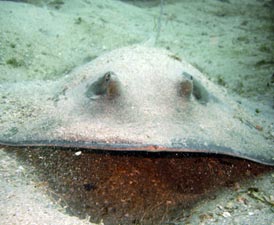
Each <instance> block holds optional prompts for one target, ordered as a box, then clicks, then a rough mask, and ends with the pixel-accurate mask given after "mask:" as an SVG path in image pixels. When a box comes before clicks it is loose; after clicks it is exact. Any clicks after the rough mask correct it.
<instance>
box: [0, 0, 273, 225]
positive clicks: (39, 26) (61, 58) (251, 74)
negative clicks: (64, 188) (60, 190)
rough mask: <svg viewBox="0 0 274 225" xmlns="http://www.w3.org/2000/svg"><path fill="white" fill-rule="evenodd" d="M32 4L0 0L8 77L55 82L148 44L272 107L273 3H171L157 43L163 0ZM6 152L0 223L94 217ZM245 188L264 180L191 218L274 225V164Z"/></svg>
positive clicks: (0, 38) (1, 55)
mask: <svg viewBox="0 0 274 225" xmlns="http://www.w3.org/2000/svg"><path fill="white" fill-rule="evenodd" d="M28 2H29V3H21V2H12V1H0V82H1V83H5V82H21V81H25V80H35V79H45V80H48V79H57V78H58V77H60V76H63V75H64V74H66V73H68V72H69V71H71V70H72V69H73V68H75V67H77V66H80V65H82V64H84V63H86V62H88V61H90V60H92V59H93V58H95V57H97V56H99V55H100V54H102V53H104V52H107V51H110V50H112V49H115V48H118V47H122V46H128V45H132V44H142V45H148V46H156V47H161V48H167V49H169V50H170V51H171V52H173V53H174V54H176V55H178V56H180V57H181V58H183V59H185V60H187V61H188V62H190V63H191V64H192V65H194V66H195V67H197V68H198V69H199V70H200V71H202V72H203V73H204V74H205V75H206V76H207V77H208V78H209V79H211V80H212V81H213V82H215V83H216V84H218V85H220V86H224V87H225V88H227V90H228V92H229V93H230V94H231V95H235V96H236V95H240V96H242V97H244V98H247V99H248V100H250V101H253V102H259V103H260V104H263V105H265V106H267V107H269V108H272V109H273V107H274V102H273V96H274V37H273V35H274V13H273V11H274V2H273V1H271V0H241V1H237V0H227V1H218V0H197V1H190V0H186V1H182V0H181V1H180V0H177V1H176V0H165V1H164V7H163V16H162V20H161V32H160V35H159V38H158V39H157V41H156V40H155V37H156V34H157V21H158V16H159V12H160V6H159V2H160V1H153V0H152V1H149V0H147V1H145V0H143V1H138V0H132V1H129V0H128V1H126V0H125V1H118V0H117V1H115V0H112V1H111V0H82V1H81V0H80V1H77V0H66V1H57V0H56V1H54V0H52V1H51V0H48V1H42V0H40V1H39V0H37V1H35V0H30V1H28ZM259 110H260V109H259ZM273 115H274V114H273ZM273 122H274V119H273ZM273 133H274V132H273ZM4 150H5V148H2V151H1V152H0V161H1V165H0V175H1V180H0V186H1V188H0V196H1V197H0V220H1V221H2V222H1V224H89V219H90V218H87V219H85V220H82V219H79V218H77V217H72V216H70V215H68V214H66V213H64V212H65V210H64V209H63V208H62V206H60V205H58V202H53V201H51V199H50V198H48V195H46V192H45V190H44V189H45V188H41V187H38V186H37V183H39V181H37V179H38V178H37V176H36V174H35V173H33V170H31V172H28V166H27V164H26V165H25V164H24V163H23V162H21V161H20V162H19V161H18V160H17V157H16V155H15V154H11V153H8V152H7V151H4ZM22 151H23V150H22ZM240 186H241V187H242V188H241V190H242V189H248V188H249V187H254V186H256V187H259V194H262V193H263V195H262V196H263V197H260V196H261V195H260V196H259V197H258V196H257V198H251V197H250V195H247V196H245V199H247V201H249V203H250V204H249V206H246V205H245V206H244V207H239V206H237V207H239V208H237V210H236V209H234V210H232V209H233V207H234V206H233V203H231V204H232V205H230V206H228V207H226V208H225V206H226V204H225V203H227V202H230V201H232V202H233V200H231V199H234V200H235V199H236V197H235V196H238V195H239V192H238V193H237V192H236V191H235V192H231V191H229V190H224V191H223V192H220V193H219V195H217V197H216V198H215V199H214V200H211V201H208V200H207V201H205V202H204V201H201V202H200V204H198V205H196V206H195V208H193V209H192V211H193V213H192V216H191V217H189V218H188V221H187V223H188V224H199V223H200V224H274V223H273V221H274V213H273V198H274V197H273V196H274V188H273V186H274V178H273V171H272V173H271V172H270V173H265V174H263V175H261V176H260V177H257V178H254V179H252V180H249V181H248V182H243V183H240ZM256 191H257V189H256ZM255 195H256V194H255ZM265 196H267V197H265ZM253 197H254V196H253ZM255 197H256V196H255ZM265 198H267V201H266V200H265ZM235 201H236V200H235ZM238 202H239V201H238ZM271 202H272V208H271ZM235 204H236V203H235ZM209 212H210V213H209ZM201 215H202V216H201ZM91 221H92V218H91ZM178 221H180V219H179V220H178ZM181 221H184V220H183V218H182V220H181ZM174 224H175V223H174ZM178 224H185V222H181V223H180V222H178Z"/></svg>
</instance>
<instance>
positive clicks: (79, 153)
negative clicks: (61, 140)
mask: <svg viewBox="0 0 274 225" xmlns="http://www.w3.org/2000/svg"><path fill="white" fill-rule="evenodd" d="M81 154H82V151H78V152H75V153H74V155H76V156H79V155H81Z"/></svg>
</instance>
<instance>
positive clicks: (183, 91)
mask: <svg viewBox="0 0 274 225" xmlns="http://www.w3.org/2000/svg"><path fill="white" fill-rule="evenodd" d="M192 92H193V82H192V80H188V79H184V80H183V81H181V82H180V85H179V95H180V96H182V97H185V98H190V96H191V94H192Z"/></svg>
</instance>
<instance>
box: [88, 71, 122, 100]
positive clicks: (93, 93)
mask: <svg viewBox="0 0 274 225" xmlns="http://www.w3.org/2000/svg"><path fill="white" fill-rule="evenodd" d="M120 92H121V89H120V82H119V80H118V77H117V75H116V74H115V73H114V72H112V71H108V72H106V73H104V74H103V75H102V76H100V77H99V78H98V79H97V80H96V81H94V82H92V83H91V84H90V85H88V86H87V90H86V92H85V95H86V97H88V98H90V99H97V98H99V97H101V96H106V97H108V98H114V97H117V96H119V95H120Z"/></svg>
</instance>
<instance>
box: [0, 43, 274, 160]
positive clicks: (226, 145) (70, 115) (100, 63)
mask: <svg viewBox="0 0 274 225" xmlns="http://www.w3.org/2000/svg"><path fill="white" fill-rule="evenodd" d="M0 97H1V102H0V105H1V109H0V144H1V145H4V146H60V147H69V148H71V147H73V148H86V149H99V150H124V151H150V152H158V151H169V152H194V153H197V152H199V153H213V154H223V155H230V156H236V157H240V158H245V159H249V160H252V161H256V162H259V163H263V164H268V165H274V151H273V149H274V148H273V138H271V137H269V136H268V135H267V134H266V133H267V132H266V131H264V130H263V131H262V129H259V128H260V127H259V126H258V124H260V118H257V117H256V116H255V115H253V114H252V113H251V112H250V110H249V109H248V108H247V107H245V105H244V104H242V103H241V102H239V101H236V100H234V98H232V97H230V95H228V94H227V92H226V90H225V89H224V88H223V87H219V86H217V85H215V84H214V83H213V82H211V81H210V80H208V79H207V78H206V76H205V75H203V74H202V73H201V72H200V71H199V70H198V69H196V68H195V67H193V66H192V65H190V64H189V63H187V62H186V61H184V60H181V59H180V58H178V57H177V56H175V55H173V54H172V53H171V52H169V51H166V50H162V49H156V48H148V47H142V46H131V47H125V48H120V49H116V50H113V51H111V52H109V53H105V54H103V55H101V56H99V57H98V58H96V59H94V60H93V61H91V62H90V63H87V64H86V65H83V66H80V67H78V68H76V69H74V70H73V71H72V72H70V73H69V74H66V75H65V76H63V77H62V78H60V79H58V80H54V81H39V80H35V81H25V82H17V83H2V84H1V96H0Z"/></svg>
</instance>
